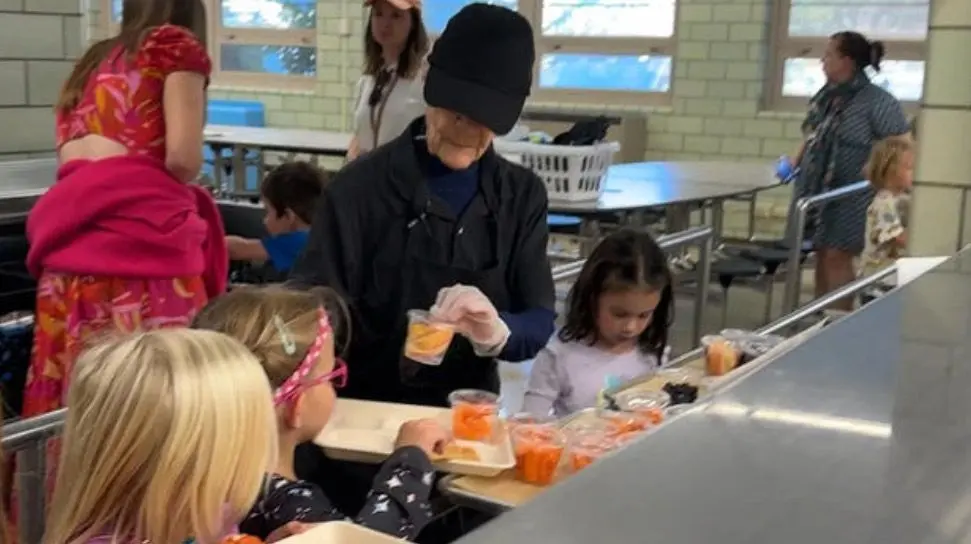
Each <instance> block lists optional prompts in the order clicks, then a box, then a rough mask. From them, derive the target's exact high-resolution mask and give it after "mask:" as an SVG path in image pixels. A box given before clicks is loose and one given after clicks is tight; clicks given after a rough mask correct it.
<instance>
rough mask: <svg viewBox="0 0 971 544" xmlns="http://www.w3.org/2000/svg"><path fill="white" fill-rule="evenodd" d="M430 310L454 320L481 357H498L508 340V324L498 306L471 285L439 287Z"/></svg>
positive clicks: (436, 316) (438, 316)
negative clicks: (497, 308)
mask: <svg viewBox="0 0 971 544" xmlns="http://www.w3.org/2000/svg"><path fill="white" fill-rule="evenodd" d="M429 312H430V313H431V316H432V318H433V319H436V320H439V321H442V322H444V323H450V324H452V325H453V326H454V327H455V331H456V332H458V333H459V334H461V335H462V336H464V337H466V338H468V339H469V342H471V343H472V347H473V348H474V349H475V354H476V355H478V356H479V357H495V356H496V355H498V354H499V352H500V351H502V348H504V347H505V346H506V342H507V341H508V340H509V326H508V325H506V323H505V322H504V321H503V320H502V319H500V318H499V312H498V311H497V310H496V307H495V306H493V305H492V302H490V301H489V299H488V298H487V297H486V296H485V295H484V294H483V293H482V291H480V290H479V289H478V288H476V287H472V286H471V285H461V284H458V285H453V286H451V287H446V288H444V289H442V290H440V291H439V292H438V297H436V299H435V305H434V306H432V307H431V309H430V311H429Z"/></svg>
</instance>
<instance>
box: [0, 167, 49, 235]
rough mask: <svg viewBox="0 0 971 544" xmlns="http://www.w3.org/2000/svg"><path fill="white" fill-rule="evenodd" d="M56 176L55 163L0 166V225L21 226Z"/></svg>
mask: <svg viewBox="0 0 971 544" xmlns="http://www.w3.org/2000/svg"><path fill="white" fill-rule="evenodd" d="M56 176H57V160H55V159H31V160H25V161H6V162H0V225H9V224H18V223H23V222H24V220H25V219H26V218H27V213H28V212H29V211H30V209H31V208H32V207H33V206H34V202H36V201H37V199H38V198H40V197H41V195H43V194H44V193H45V192H47V189H48V188H49V187H50V186H51V185H53V184H54V179H55V177H56Z"/></svg>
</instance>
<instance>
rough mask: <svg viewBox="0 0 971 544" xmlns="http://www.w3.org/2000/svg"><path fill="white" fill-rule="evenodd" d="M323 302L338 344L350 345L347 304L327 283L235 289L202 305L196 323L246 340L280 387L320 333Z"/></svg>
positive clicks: (244, 341) (246, 344) (240, 339)
mask: <svg viewBox="0 0 971 544" xmlns="http://www.w3.org/2000/svg"><path fill="white" fill-rule="evenodd" d="M321 307H323V308H324V310H325V311H327V312H328V314H329V315H330V317H331V327H332V328H333V329H334V337H335V345H346V344H347V340H348V339H349V338H348V336H349V335H348V334H347V333H348V331H347V328H346V327H345V326H343V325H344V324H346V323H347V317H346V316H347V307H346V306H345V305H344V303H343V302H342V301H341V299H340V297H338V296H337V295H336V294H335V293H334V291H332V290H330V289H325V288H318V289H314V290H312V291H309V292H304V291H295V290H291V289H286V288H284V287H281V286H269V287H243V288H239V289H234V290H233V291H232V292H230V293H228V294H226V295H223V296H221V297H219V298H217V299H216V300H214V301H212V302H211V303H210V304H209V305H208V306H206V307H205V308H203V310H202V311H201V312H199V314H198V315H197V316H196V318H195V320H193V322H192V328H194V329H209V330H213V331H218V332H221V333H223V334H227V335H229V336H232V337H233V338H235V339H237V340H239V341H240V342H242V343H243V345H245V346H246V347H247V348H248V349H249V350H250V352H252V353H253V354H254V355H256V358H257V359H259V361H260V364H262V365H263V369H264V370H265V371H266V375H267V377H268V378H269V379H270V385H272V386H273V387H274V388H276V387H279V386H280V385H281V384H282V383H283V382H284V381H285V380H286V379H287V378H288V377H289V376H290V375H291V374H293V372H294V371H295V370H296V368H297V366H298V365H299V364H300V362H301V361H302V360H303V358H304V356H305V355H306V354H307V351H308V350H309V349H310V345H311V344H313V342H314V340H315V339H316V338H317V333H318V331H317V310H318V309H319V308H321ZM281 329H282V331H281ZM283 332H285V333H286V336H287V338H284V334H283ZM342 336H343V341H340V342H339V341H338V340H339V339H341V337H342ZM290 342H292V344H290ZM288 348H289V349H288Z"/></svg>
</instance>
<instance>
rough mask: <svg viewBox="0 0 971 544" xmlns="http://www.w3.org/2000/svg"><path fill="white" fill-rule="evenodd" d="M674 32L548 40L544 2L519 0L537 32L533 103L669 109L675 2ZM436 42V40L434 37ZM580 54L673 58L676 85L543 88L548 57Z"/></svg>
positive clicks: (521, 10) (678, 6)
mask: <svg viewBox="0 0 971 544" xmlns="http://www.w3.org/2000/svg"><path fill="white" fill-rule="evenodd" d="M674 9H675V13H674V21H675V23H674V28H673V29H672V33H671V36H670V37H669V38H640V37H616V38H615V37H586V36H584V37H577V36H544V35H543V32H542V26H543V0H518V2H517V11H518V12H519V13H520V14H521V15H522V16H523V17H525V18H526V20H527V21H529V24H530V26H531V27H532V28H533V42H534V44H533V45H534V47H535V49H536V62H535V63H534V65H533V88H532V92H531V94H530V100H531V101H532V102H539V103H549V102H560V103H587V104H589V103H594V104H614V105H621V106H668V105H670V104H671V97H672V93H671V91H672V89H673V87H674V85H673V82H674V59H675V53H676V50H677V47H676V46H677V31H678V24H677V21H678V14H679V11H680V9H681V0H675V8H674ZM431 38H432V40H434V38H435V36H431ZM552 53H577V54H587V55H630V56H643V55H658V56H667V57H671V81H672V85H670V86H669V87H668V90H667V91H664V92H655V91H609V90H596V89H569V88H564V89H550V88H543V87H540V69H541V67H542V59H543V56H544V55H548V54H552Z"/></svg>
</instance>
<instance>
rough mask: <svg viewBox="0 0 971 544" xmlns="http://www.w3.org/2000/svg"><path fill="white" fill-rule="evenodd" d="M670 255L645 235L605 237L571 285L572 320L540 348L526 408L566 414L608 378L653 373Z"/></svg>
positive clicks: (659, 353)
mask: <svg viewBox="0 0 971 544" xmlns="http://www.w3.org/2000/svg"><path fill="white" fill-rule="evenodd" d="M667 263H668V261H667V257H666V256H665V254H664V251H663V250H661V248H660V247H659V246H658V245H657V243H656V242H655V241H654V239H653V238H651V236H650V235H649V234H647V233H642V232H637V231H634V230H631V229H622V230H620V231H618V232H616V233H614V234H611V235H610V236H608V237H607V238H605V239H604V240H603V241H602V242H600V244H599V245H598V246H597V248H596V249H595V250H594V251H593V254H592V255H591V256H590V258H589V259H588V260H587V262H586V264H585V265H584V266H583V270H582V271H581V272H580V276H579V277H578V278H577V281H576V283H575V284H574V285H573V288H572V289H571V290H570V295H569V302H568V304H569V307H568V310H567V315H566V324H565V325H564V326H563V328H562V329H560V330H559V331H558V332H557V333H556V334H555V335H554V336H553V338H552V339H551V340H550V342H549V344H547V345H546V347H545V348H544V349H543V351H541V352H540V353H539V355H538V356H537V357H536V360H535V362H534V363H533V371H532V374H531V375H530V378H529V384H528V385H527V388H526V397H525V401H524V406H523V409H524V410H525V411H526V412H529V413H531V414H535V415H547V414H550V413H552V415H554V416H556V417H561V416H565V415H568V414H571V413H573V412H576V411H577V410H582V409H583V408H588V407H591V406H594V405H595V404H596V403H597V398H598V396H599V394H600V391H601V390H602V389H603V388H604V386H605V384H609V383H611V382H616V381H621V382H623V381H627V380H630V379H632V378H635V377H638V376H642V375H644V374H648V373H651V372H654V371H655V370H656V369H657V368H658V366H660V364H661V362H662V360H663V358H664V357H665V356H666V354H667V343H668V328H669V327H670V326H671V323H672V321H673V319H674V295H673V294H672V291H671V271H670V270H669V269H668V264H667Z"/></svg>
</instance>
